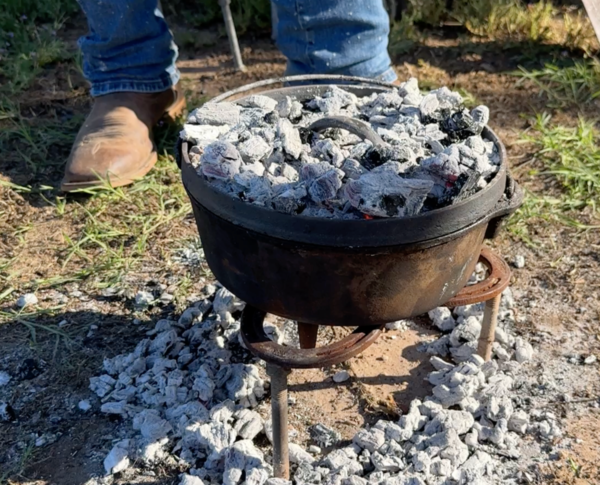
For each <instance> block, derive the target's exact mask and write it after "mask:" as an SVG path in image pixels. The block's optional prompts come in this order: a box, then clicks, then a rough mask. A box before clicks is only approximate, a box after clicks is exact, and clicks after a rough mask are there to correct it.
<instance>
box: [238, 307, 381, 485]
mask: <svg viewBox="0 0 600 485" xmlns="http://www.w3.org/2000/svg"><path fill="white" fill-rule="evenodd" d="M264 318H265V313H264V312H262V311H260V310H257V309H256V308H254V307H252V306H250V305H246V308H245V309H244V312H243V313H242V325H241V334H242V339H243V340H244V343H245V344H246V346H247V347H248V349H249V350H250V352H252V353H253V354H254V355H256V356H258V357H260V358H261V359H263V360H265V361H266V362H267V374H268V375H269V377H270V378H271V414H272V419H273V473H274V475H275V478H284V479H286V480H288V479H289V474H290V469H289V450H288V396H287V389H288V381H287V378H288V375H289V374H290V372H291V369H310V368H319V367H328V366H331V365H335V364H339V363H340V362H344V361H346V360H348V359H349V358H351V357H354V356H355V355H357V354H359V353H361V352H362V351H363V350H365V349H366V348H367V347H368V346H369V345H371V344H373V343H374V342H375V340H377V337H379V335H380V334H381V327H358V328H357V329H356V330H354V332H352V333H351V334H350V335H348V336H346V337H345V338H343V339H342V340H340V341H338V342H335V343H333V344H331V345H326V346H325V347H319V348H316V347H315V345H316V342H317V334H318V331H319V326H318V325H310V324H306V323H299V324H298V334H299V337H300V347H301V348H300V349H296V348H293V347H285V346H283V345H279V344H277V343H275V342H273V341H272V340H271V339H269V337H268V336H267V335H266V333H265V331H264V328H263V321H264Z"/></svg>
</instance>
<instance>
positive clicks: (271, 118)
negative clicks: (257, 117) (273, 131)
mask: <svg viewBox="0 0 600 485" xmlns="http://www.w3.org/2000/svg"><path fill="white" fill-rule="evenodd" d="M263 121H264V122H265V123H266V124H268V125H276V124H277V122H278V121H279V114H278V113H277V112H276V111H271V112H269V113H267V114H266V115H265V117H264V118H263Z"/></svg>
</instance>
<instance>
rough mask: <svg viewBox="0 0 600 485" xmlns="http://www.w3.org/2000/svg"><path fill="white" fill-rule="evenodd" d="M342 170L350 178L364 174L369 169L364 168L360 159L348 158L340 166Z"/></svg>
mask: <svg viewBox="0 0 600 485" xmlns="http://www.w3.org/2000/svg"><path fill="white" fill-rule="evenodd" d="M340 168H341V170H342V172H344V173H345V174H346V177H348V178H350V179H357V178H359V177H360V176H361V175H362V174H364V173H367V169H366V168H364V167H363V166H362V165H361V164H360V163H359V162H358V161H356V160H354V159H352V158H347V159H346V160H344V163H343V164H342V166H341V167H340Z"/></svg>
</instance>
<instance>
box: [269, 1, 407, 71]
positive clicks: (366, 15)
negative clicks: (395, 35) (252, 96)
mask: <svg viewBox="0 0 600 485" xmlns="http://www.w3.org/2000/svg"><path fill="white" fill-rule="evenodd" d="M272 1H273V3H274V4H275V7H276V9H277V20H278V22H277V36H276V38H277V46H278V47H279V49H280V50H281V52H282V53H283V54H284V55H285V56H286V57H287V59H288V64H287V70H286V74H288V75H294V74H343V75H348V76H362V77H369V78H377V79H380V80H382V81H388V82H393V81H395V80H396V79H397V76H396V73H395V72H394V70H393V69H392V66H391V61H390V57H389V55H388V52H387V46H388V35H389V31H390V28H389V17H388V15H387V12H386V11H385V8H384V7H383V2H382V0H272Z"/></svg>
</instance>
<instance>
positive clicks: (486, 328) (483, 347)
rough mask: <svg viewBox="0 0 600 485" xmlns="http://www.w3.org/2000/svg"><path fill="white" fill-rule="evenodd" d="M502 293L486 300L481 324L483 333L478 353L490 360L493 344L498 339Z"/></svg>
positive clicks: (480, 336)
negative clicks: (497, 327) (497, 331)
mask: <svg viewBox="0 0 600 485" xmlns="http://www.w3.org/2000/svg"><path fill="white" fill-rule="evenodd" d="M501 298H502V295H497V296H495V297H494V298H492V299H491V300H487V301H486V302H485V310H484V312H483V322H482V324H481V333H480V334H479V342H478V343H477V353H478V354H479V355H480V356H481V357H483V360H485V361H488V360H490V359H491V358H492V345H494V340H495V339H496V324H497V322H498V308H499V307H500V299H501Z"/></svg>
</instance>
